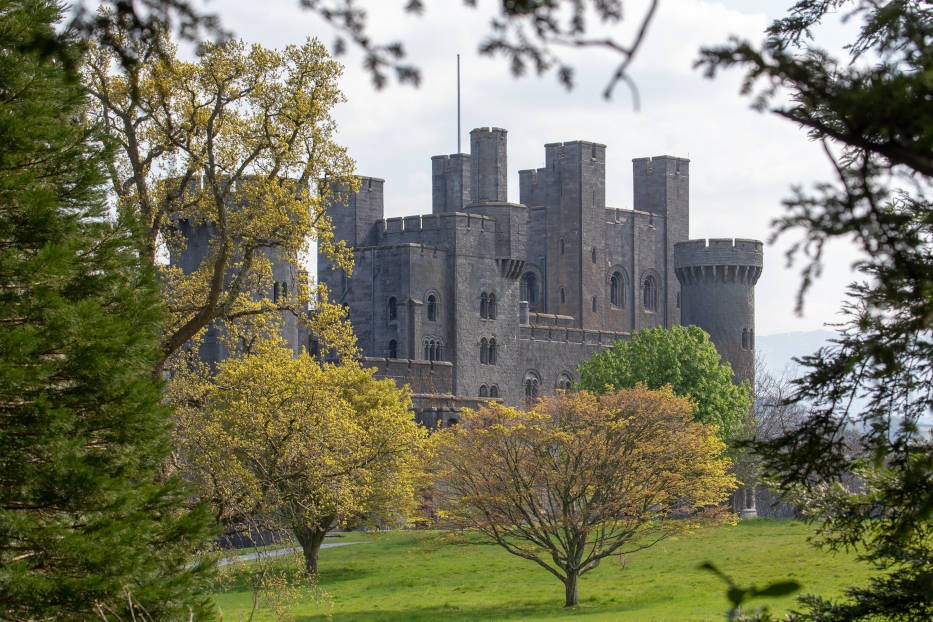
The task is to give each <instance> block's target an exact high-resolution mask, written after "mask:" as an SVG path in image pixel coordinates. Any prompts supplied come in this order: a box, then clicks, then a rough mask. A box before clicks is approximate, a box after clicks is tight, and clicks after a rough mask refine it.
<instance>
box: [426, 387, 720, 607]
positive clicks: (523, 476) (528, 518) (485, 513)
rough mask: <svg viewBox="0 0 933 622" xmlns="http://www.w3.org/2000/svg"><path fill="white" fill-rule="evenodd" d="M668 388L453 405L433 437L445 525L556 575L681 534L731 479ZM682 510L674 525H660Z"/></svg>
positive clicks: (713, 438) (711, 441)
mask: <svg viewBox="0 0 933 622" xmlns="http://www.w3.org/2000/svg"><path fill="white" fill-rule="evenodd" d="M691 411H692V404H691V403H690V402H689V401H688V400H686V399H685V398H681V397H678V396H676V395H674V394H673V393H672V392H671V390H670V389H669V388H665V389H662V390H660V391H652V390H649V389H647V388H645V387H644V386H643V385H639V386H637V387H635V388H633V389H624V390H622V391H620V392H618V393H607V394H604V395H599V396H598V395H594V394H592V393H589V392H586V391H579V392H575V393H565V394H561V395H557V396H554V397H548V398H545V399H543V400H541V401H539V402H538V404H537V406H536V407H535V409H534V410H531V411H527V412H524V411H520V410H516V409H514V408H507V407H504V406H502V405H499V404H489V405H486V406H483V407H481V408H480V409H479V411H476V412H472V411H464V412H463V419H462V421H461V423H460V424H459V425H458V426H456V427H455V428H453V429H451V430H450V432H449V433H448V436H447V437H446V438H444V439H443V440H442V442H441V449H440V453H439V456H438V463H439V464H440V465H442V466H443V472H442V473H441V475H440V484H439V486H438V490H439V493H440V494H441V495H442V498H443V503H444V505H445V506H446V508H447V509H448V511H449V512H450V516H451V517H452V519H453V520H455V521H456V522H458V523H460V524H462V525H464V526H467V527H473V528H475V529H478V530H479V531H480V532H482V533H483V534H485V535H487V536H489V537H490V538H492V539H493V540H494V541H495V542H496V543H497V544H499V545H500V546H502V547H504V548H505V549H506V550H507V551H508V552H510V553H512V554H513V555H517V556H519V557H522V558H524V559H528V560H531V561H533V562H535V563H537V564H538V565H540V566H541V567H543V568H545V569H546V570H547V571H548V572H550V573H551V574H553V575H554V576H555V577H557V578H558V579H560V581H561V582H562V583H563V584H564V587H565V605H566V606H568V607H569V606H572V605H576V604H577V602H578V590H577V582H578V580H579V577H580V576H581V575H582V574H583V573H585V572H588V571H590V570H592V569H593V568H595V567H596V566H597V564H599V561H600V560H601V559H602V558H604V557H606V556H608V555H613V554H618V555H624V554H627V553H631V552H634V551H638V550H641V549H644V548H647V547H649V546H651V545H653V544H655V543H657V542H659V541H660V540H662V539H663V538H665V537H666V536H668V535H669V534H671V533H675V532H682V531H684V530H689V529H690V528H691V527H693V526H695V524H696V521H694V520H690V519H686V518H685V517H694V518H695V517H696V516H697V513H698V512H701V511H703V510H704V509H705V508H708V507H710V506H715V505H716V504H718V503H719V502H721V501H722V500H723V499H724V498H725V497H726V496H727V495H728V493H729V492H730V491H731V489H732V488H733V487H734V485H735V480H734V479H733V478H732V476H731V475H729V460H728V459H726V458H724V457H723V455H722V454H723V450H724V449H725V445H724V444H723V442H722V441H721V440H720V439H719V438H718V437H717V435H716V432H715V429H714V428H713V427H711V426H705V425H703V424H701V423H697V422H695V421H693V420H692V417H691ZM674 517H684V520H671V519H672V518H674Z"/></svg>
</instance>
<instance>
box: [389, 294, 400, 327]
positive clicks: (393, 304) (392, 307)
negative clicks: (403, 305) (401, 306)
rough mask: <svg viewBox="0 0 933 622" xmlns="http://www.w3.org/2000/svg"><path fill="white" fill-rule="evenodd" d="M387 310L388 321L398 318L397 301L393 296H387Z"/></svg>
mask: <svg viewBox="0 0 933 622" xmlns="http://www.w3.org/2000/svg"><path fill="white" fill-rule="evenodd" d="M388 310H389V321H390V322H391V321H393V320H397V319H398V301H396V300H395V296H393V297H391V298H389V303H388Z"/></svg>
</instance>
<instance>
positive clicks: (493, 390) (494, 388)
mask: <svg viewBox="0 0 933 622" xmlns="http://www.w3.org/2000/svg"><path fill="white" fill-rule="evenodd" d="M489 397H499V385H497V384H491V385H489Z"/></svg>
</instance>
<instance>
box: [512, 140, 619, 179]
mask: <svg viewBox="0 0 933 622" xmlns="http://www.w3.org/2000/svg"><path fill="white" fill-rule="evenodd" d="M571 145H592V146H594V147H604V148H605V146H606V145H604V144H603V143H597V142H593V141H591V140H565V141H564V142H560V143H544V148H545V149H547V148H548V147H569V146H571ZM519 172H521V171H519Z"/></svg>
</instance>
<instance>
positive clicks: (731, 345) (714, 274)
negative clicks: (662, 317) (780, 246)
mask: <svg viewBox="0 0 933 622" xmlns="http://www.w3.org/2000/svg"><path fill="white" fill-rule="evenodd" d="M763 254H764V253H763V244H762V243H761V242H760V241H758V240H741V239H736V240H735V241H733V240H731V239H724V240H719V239H711V240H709V241H707V240H690V241H687V242H680V243H678V244H675V245H674V270H675V273H676V275H677V280H678V281H680V323H681V324H683V325H684V326H690V325H695V326H699V327H700V328H702V329H703V330H705V331H706V332H708V333H709V334H710V337H711V338H712V340H713V343H714V344H716V349H717V350H718V351H719V354H720V356H722V358H723V360H725V361H728V362H729V363H730V364H731V365H732V371H733V372H734V373H735V380H736V382H741V381H742V380H748V381H749V382H750V383H752V384H754V381H755V283H757V282H758V277H760V276H761V268H762V257H763Z"/></svg>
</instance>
